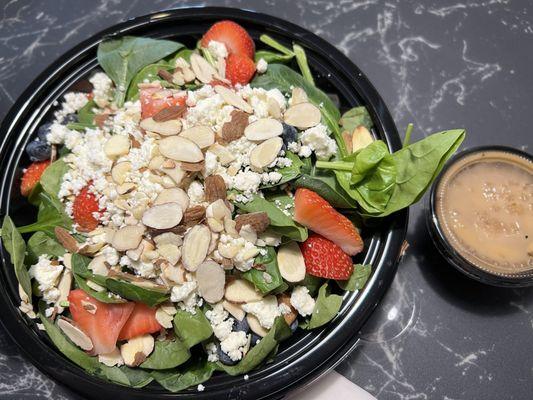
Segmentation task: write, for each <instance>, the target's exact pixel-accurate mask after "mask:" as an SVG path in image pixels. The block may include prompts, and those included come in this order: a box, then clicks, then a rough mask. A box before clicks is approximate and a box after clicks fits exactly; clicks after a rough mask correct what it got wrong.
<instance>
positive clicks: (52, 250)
mask: <svg viewBox="0 0 533 400" xmlns="http://www.w3.org/2000/svg"><path fill="white" fill-rule="evenodd" d="M27 251H28V255H27V257H26V260H27V262H28V265H33V264H35V263H36V262H37V260H38V259H39V256H40V255H42V254H47V255H49V256H52V257H56V258H57V257H62V256H63V255H64V254H65V249H64V248H63V246H61V245H60V244H59V243H58V242H57V241H56V240H54V239H52V238H51V237H50V236H48V235H47V234H46V233H44V232H35V233H34V234H33V235H32V236H31V237H30V238H29V239H28V247H27Z"/></svg>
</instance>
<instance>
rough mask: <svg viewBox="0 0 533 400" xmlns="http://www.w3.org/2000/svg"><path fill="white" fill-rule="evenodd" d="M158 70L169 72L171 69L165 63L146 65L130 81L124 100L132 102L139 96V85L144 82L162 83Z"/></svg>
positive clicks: (168, 64)
mask: <svg viewBox="0 0 533 400" xmlns="http://www.w3.org/2000/svg"><path fill="white" fill-rule="evenodd" d="M160 69H163V70H165V71H170V70H171V69H173V67H172V66H171V65H170V63H167V62H165V61H159V62H157V63H155V64H150V65H147V66H146V67H144V68H142V69H141V70H140V71H139V72H137V74H136V75H135V76H134V77H133V79H132V80H131V83H130V85H129V87H128V92H127V94H126V100H128V101H133V100H135V99H137V98H138V96H139V86H138V85H139V83H143V82H144V81H145V80H148V81H149V82H153V81H162V80H163V79H162V78H160V77H159V75H158V72H159V70H160Z"/></svg>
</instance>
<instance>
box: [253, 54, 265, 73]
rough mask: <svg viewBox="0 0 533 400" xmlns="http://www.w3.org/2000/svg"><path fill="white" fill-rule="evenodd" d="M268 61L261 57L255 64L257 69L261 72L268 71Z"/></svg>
mask: <svg viewBox="0 0 533 400" xmlns="http://www.w3.org/2000/svg"><path fill="white" fill-rule="evenodd" d="M267 68H268V63H267V62H266V61H265V59H264V58H260V59H259V61H258V62H257V64H256V65H255V69H256V70H257V72H258V73H259V74H264V73H265V72H266V71H267Z"/></svg>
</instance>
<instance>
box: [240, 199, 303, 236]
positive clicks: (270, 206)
mask: <svg viewBox="0 0 533 400" xmlns="http://www.w3.org/2000/svg"><path fill="white" fill-rule="evenodd" d="M235 205H236V206H237V207H238V208H239V209H240V210H242V211H245V212H247V213H252V212H256V211H264V212H266V213H267V214H268V217H269V218H270V229H271V230H272V231H273V232H275V233H277V234H279V235H281V236H285V237H287V238H289V239H292V240H296V241H298V242H303V241H305V240H306V239H307V228H305V227H303V226H301V225H300V224H298V223H296V222H294V221H293V220H292V218H291V217H289V216H287V215H285V214H284V213H283V211H281V210H280V209H279V208H278V207H277V206H276V204H274V203H273V202H270V201H268V200H266V199H264V198H262V197H259V196H256V195H254V196H253V198H252V200H250V201H249V202H247V203H239V202H236V203H235Z"/></svg>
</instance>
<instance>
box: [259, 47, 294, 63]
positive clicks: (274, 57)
mask: <svg viewBox="0 0 533 400" xmlns="http://www.w3.org/2000/svg"><path fill="white" fill-rule="evenodd" d="M293 58H294V55H290V54H281V53H276V52H273V51H270V50H258V51H256V52H255V56H254V60H255V62H258V61H259V60H260V59H263V60H265V61H266V62H267V63H269V64H271V63H287V62H289V61H290V60H292V59H293Z"/></svg>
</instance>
